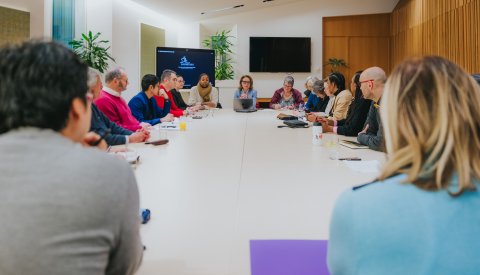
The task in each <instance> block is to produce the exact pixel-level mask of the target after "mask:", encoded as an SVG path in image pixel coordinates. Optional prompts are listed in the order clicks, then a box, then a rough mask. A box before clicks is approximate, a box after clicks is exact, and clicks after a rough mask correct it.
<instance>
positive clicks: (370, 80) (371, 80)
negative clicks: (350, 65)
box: [359, 79, 375, 84]
mask: <svg viewBox="0 0 480 275" xmlns="http://www.w3.org/2000/svg"><path fill="white" fill-rule="evenodd" d="M373 81H375V79H367V80H363V81H359V82H360V84H362V83H367V82H373Z"/></svg>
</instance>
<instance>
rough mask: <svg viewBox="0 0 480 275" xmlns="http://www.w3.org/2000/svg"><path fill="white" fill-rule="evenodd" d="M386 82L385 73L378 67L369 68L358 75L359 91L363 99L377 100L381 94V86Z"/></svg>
mask: <svg viewBox="0 0 480 275" xmlns="http://www.w3.org/2000/svg"><path fill="white" fill-rule="evenodd" d="M386 81H387V75H386V74H385V71H384V70H383V69H382V68H380V67H370V68H368V69H366V70H365V71H363V72H362V74H361V75H360V83H361V84H360V89H361V90H362V93H363V97H365V98H367V99H379V98H380V97H381V96H382V94H383V86H384V85H385V82H386Z"/></svg>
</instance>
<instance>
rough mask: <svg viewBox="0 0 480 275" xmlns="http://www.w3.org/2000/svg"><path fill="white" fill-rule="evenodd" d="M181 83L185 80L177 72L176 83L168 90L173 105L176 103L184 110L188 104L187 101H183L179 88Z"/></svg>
mask: <svg viewBox="0 0 480 275" xmlns="http://www.w3.org/2000/svg"><path fill="white" fill-rule="evenodd" d="M183 85H185V80H184V79H183V76H181V75H178V74H177V83H176V84H175V87H174V88H173V89H171V90H170V92H171V93H172V97H173V101H174V102H175V105H177V107H178V108H180V109H182V110H186V109H187V108H188V105H187V103H185V101H184V100H183V97H182V94H181V93H180V90H181V89H183Z"/></svg>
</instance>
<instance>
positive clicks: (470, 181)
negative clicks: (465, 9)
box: [328, 56, 480, 275]
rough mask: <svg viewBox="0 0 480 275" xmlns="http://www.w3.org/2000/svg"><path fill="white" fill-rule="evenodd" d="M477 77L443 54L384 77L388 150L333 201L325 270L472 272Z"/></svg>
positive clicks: (479, 144)
mask: <svg viewBox="0 0 480 275" xmlns="http://www.w3.org/2000/svg"><path fill="white" fill-rule="evenodd" d="M479 107H480V87H479V86H478V85H477V83H475V81H474V80H473V78H472V77H470V76H469V75H467V74H466V73H465V72H464V71H463V70H462V69H460V68H459V67H458V66H457V65H455V64H453V63H452V62H450V61H448V60H446V59H444V58H442V57H432V56H429V57H424V58H421V59H413V60H408V61H406V62H404V63H403V64H401V65H400V66H398V67H397V68H396V69H395V71H394V72H393V74H392V75H391V77H390V78H389V79H388V81H387V83H386V84H385V90H384V94H383V98H382V105H381V107H380V108H381V110H380V113H381V116H382V122H383V124H384V130H385V141H386V149H387V154H388V160H387V162H386V164H385V165H384V167H383V169H382V171H381V173H380V176H379V178H378V180H376V181H374V182H373V183H370V184H365V185H363V186H359V187H354V188H353V189H352V190H348V191H346V192H344V193H343V194H342V195H341V196H340V197H339V198H338V199H337V202H336V206H335V208H334V211H333V215H332V221H331V227H330V241H329V250H328V263H329V267H330V271H331V273H332V274H436V275H438V274H478V271H479V270H480V261H478V259H477V255H478V251H480V237H479V234H478V232H479V231H480V211H479V209H480V195H479V192H478V186H479V184H480V181H479V179H480V154H479V152H478V151H479V149H480V108H479Z"/></svg>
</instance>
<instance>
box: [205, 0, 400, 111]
mask: <svg viewBox="0 0 480 275" xmlns="http://www.w3.org/2000/svg"><path fill="white" fill-rule="evenodd" d="M321 2H322V1H318V2H317V1H315V3H311V2H310V3H308V2H302V1H297V2H295V3H293V4H288V5H281V6H274V7H270V8H264V9H259V10H256V11H251V12H245V13H239V14H236V15H231V16H224V17H218V18H213V19H211V20H204V21H200V22H199V23H200V24H201V25H202V26H203V25H207V26H211V25H215V24H217V25H225V26H228V25H236V30H237V36H238V37H237V38H238V39H237V43H238V44H237V45H236V50H237V52H236V64H235V65H234V66H235V68H236V70H235V74H236V79H237V82H238V78H239V77H240V76H241V75H243V74H247V73H249V37H250V36H280V37H289V36H291V37H311V39H312V45H311V48H312V73H311V74H312V75H316V76H321V75H322V70H323V66H322V64H323V60H322V17H324V16H338V15H354V14H372V13H384V12H391V10H392V7H391V5H392V4H391V3H384V4H382V2H383V1H380V0H374V2H377V3H369V4H368V5H365V2H364V1H357V4H355V5H350V6H346V5H342V4H341V1H337V3H336V4H335V7H333V8H332V7H331V6H332V5H324V4H322V3H321ZM385 2H386V1H385ZM200 39H203V37H201V38H200ZM279 58H280V57H279ZM249 74H250V75H251V76H252V77H253V79H254V87H255V89H256V90H257V91H258V96H259V97H271V96H272V95H273V92H274V91H275V90H276V89H278V88H280V87H281V86H282V84H283V78H284V77H285V74H284V73H249ZM308 75H310V74H308V73H294V74H292V76H293V77H294V78H295V85H294V87H295V88H296V89H298V90H300V91H301V92H303V91H304V90H305V89H304V86H303V85H304V81H305V78H306V77H307V76H308ZM232 96H233V89H227V88H224V89H222V96H221V102H222V104H223V105H224V106H231V104H232V102H231V101H232V100H230V99H229V98H231V97H232Z"/></svg>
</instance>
